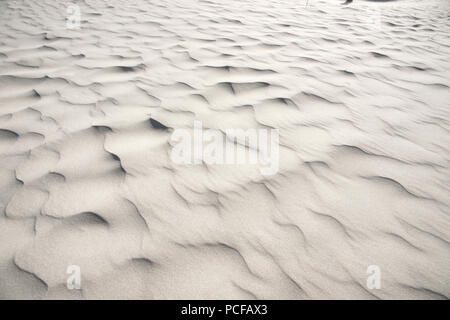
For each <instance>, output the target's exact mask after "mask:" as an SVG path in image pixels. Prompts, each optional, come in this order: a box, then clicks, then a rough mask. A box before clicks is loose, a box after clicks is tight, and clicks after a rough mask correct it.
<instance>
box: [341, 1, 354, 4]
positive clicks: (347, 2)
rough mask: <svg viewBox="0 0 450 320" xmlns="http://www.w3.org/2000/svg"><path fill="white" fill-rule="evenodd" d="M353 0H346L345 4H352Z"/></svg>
mask: <svg viewBox="0 0 450 320" xmlns="http://www.w3.org/2000/svg"><path fill="white" fill-rule="evenodd" d="M352 2H353V0H346V1H345V2H344V3H343V4H350V3H352Z"/></svg>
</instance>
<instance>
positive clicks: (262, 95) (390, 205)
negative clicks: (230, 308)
mask: <svg viewBox="0 0 450 320" xmlns="http://www.w3.org/2000/svg"><path fill="white" fill-rule="evenodd" d="M305 2H306V1H300V0H298V1H297V0H296V1H294V0H276V1H268V0H257V1H243V0H227V1H225V0H207V1H206V0H205V1H193V0H179V1H177V0H166V1H158V0H152V1H145V0H132V1H124V0H111V1H110V0H108V1H106V0H105V1H100V0H84V1H76V2H75V3H76V4H77V5H79V7H80V9H81V29H79V30H68V29H66V21H65V19H66V16H67V13H66V6H67V5H68V4H70V3H74V2H69V1H57V0H54V1H51V0H3V1H0V210H1V212H2V214H1V215H0V298H2V299H6V298H34V299H40V298H44V299H52V298H85V299H94V298H145V299H153V298H155V299H166V298H172V299H179V298H193V299H197V298H198V299H206V298H223V299H230V298H233V299H246V298H260V299H303V298H305V299H311V298H312V299H318V298H325V299H338V298H346V299H347V298H358V299H371V298H381V299H392V298H423V299H428V298H432V299H434V298H448V297H450V250H449V249H450V181H449V180H450V170H449V168H450V165H449V164H450V135H449V131H450V117H449V115H450V111H449V101H450V90H449V87H450V80H449V78H450V60H449V57H450V38H449V31H450V30H449V29H450V28H449V25H448V12H449V9H450V2H448V1H447V0H429V1H412V0H404V1H394V2H389V3H374V2H367V1H362V0H359V1H358V0H355V1H354V3H353V4H351V5H348V6H342V5H341V2H344V0H342V1H338V0H336V1H333V0H328V1H319V0H309V4H308V6H307V7H305ZM377 10H381V14H380V15H379V16H380V17H381V20H376V17H378V15H377V14H376V12H378V11H377ZM374 19H375V20H374ZM150 118H152V119H155V120H157V121H158V122H160V123H162V124H164V125H165V126H166V127H168V129H167V130H161V129H158V128H155V127H153V126H152V125H151V123H150V120H149V119H150ZM194 119H197V120H201V121H202V122H203V124H204V126H206V127H209V128H216V129H221V130H224V129H226V128H261V127H266V126H269V127H273V128H279V129H280V143H281V147H280V148H281V150H280V152H281V159H280V161H281V163H280V171H279V173H278V174H276V175H275V176H271V177H265V176H262V175H261V174H260V173H259V171H258V170H256V169H255V170H254V168H252V167H248V166H227V165H222V166H206V165H198V166H196V165H191V166H189V165H176V164H174V163H173V162H172V161H170V157H169V156H170V150H171V145H170V144H169V140H170V135H171V132H172V131H173V130H174V129H175V128H190V127H192V123H193V120H194ZM69 265H78V266H80V267H81V272H82V289H81V290H68V289H67V288H66V279H67V277H68V275H67V274H66V269H67V267H68V266H69ZM369 265H377V266H379V267H380V270H381V272H382V274H381V275H382V278H381V288H380V289H374V290H370V289H368V288H367V287H366V279H367V276H368V274H367V273H366V270H367V267H368V266H369Z"/></svg>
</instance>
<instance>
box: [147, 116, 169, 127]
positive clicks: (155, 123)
mask: <svg viewBox="0 0 450 320" xmlns="http://www.w3.org/2000/svg"><path fill="white" fill-rule="evenodd" d="M150 124H151V125H152V127H153V128H155V129H157V130H167V129H168V128H167V127H166V126H165V125H163V124H162V123H161V122H159V121H156V120H155V119H152V118H150Z"/></svg>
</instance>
